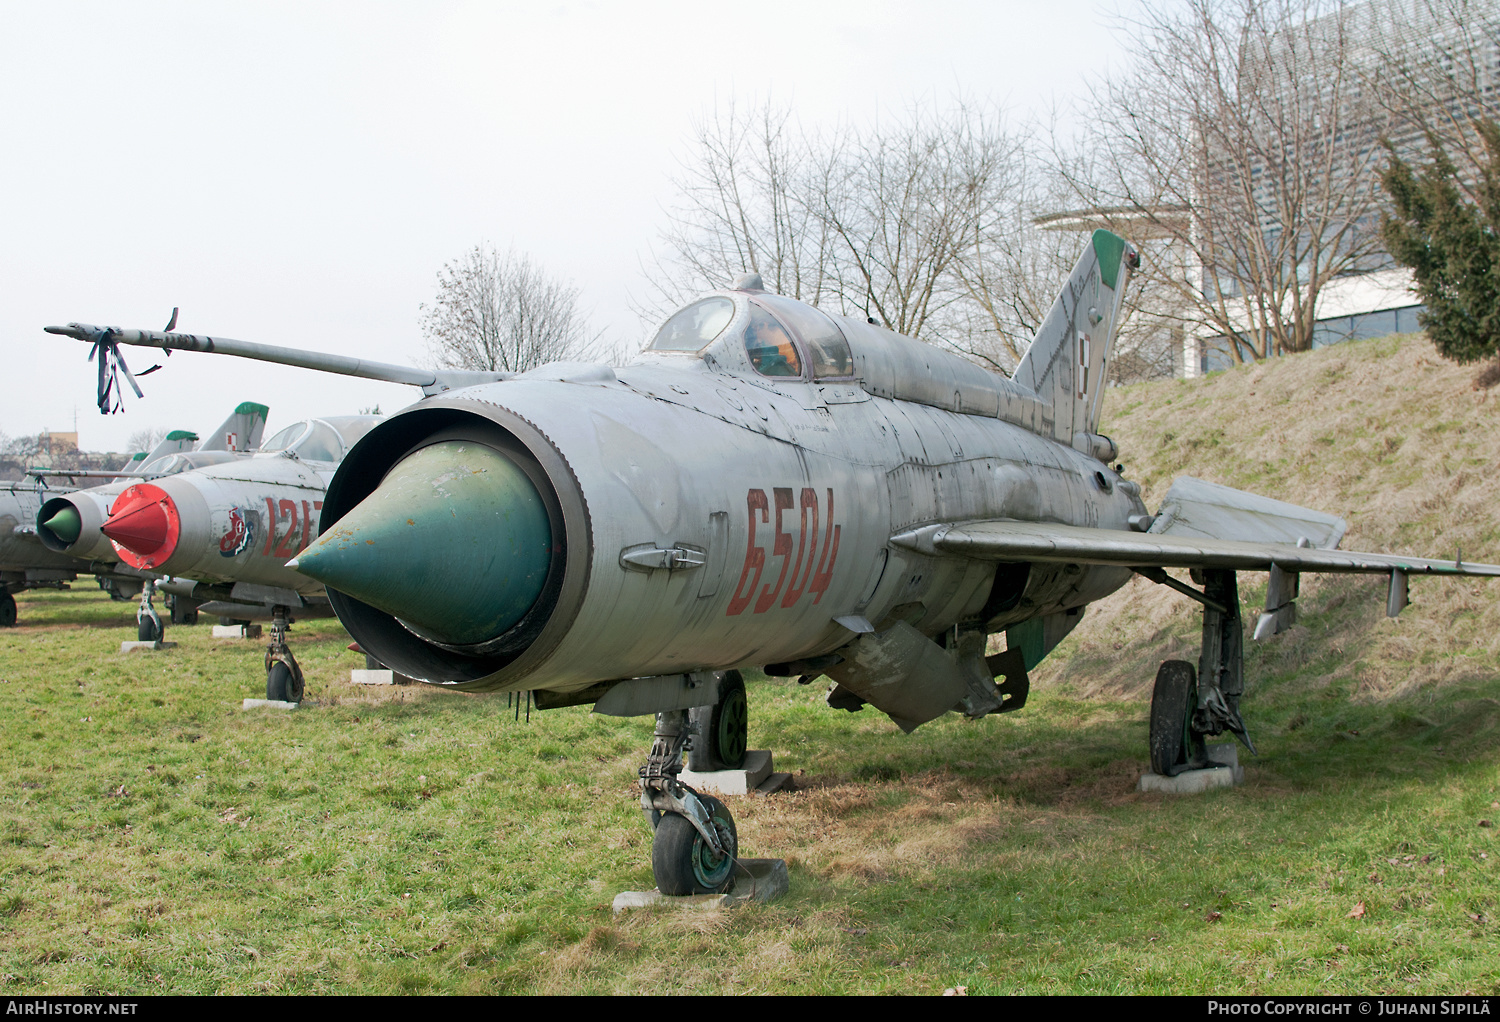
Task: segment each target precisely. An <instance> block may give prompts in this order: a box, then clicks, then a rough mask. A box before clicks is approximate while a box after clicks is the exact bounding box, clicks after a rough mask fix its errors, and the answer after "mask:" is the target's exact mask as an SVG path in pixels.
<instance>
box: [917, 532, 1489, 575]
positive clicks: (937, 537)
mask: <svg viewBox="0 0 1500 1022" xmlns="http://www.w3.org/2000/svg"><path fill="white" fill-rule="evenodd" d="M891 542H893V543H894V544H896V545H897V546H901V547H906V548H908V549H911V550H917V551H920V552H922V553H928V554H951V555H955V556H959V557H972V558H975V559H976V560H989V561H1048V562H1066V563H1072V564H1112V565H1117V566H1119V567H1123V568H1231V569H1235V570H1239V571H1270V570H1271V569H1272V568H1273V567H1275V568H1279V569H1280V570H1282V571H1284V572H1304V571H1311V572H1343V573H1367V574H1382V575H1384V574H1389V573H1390V572H1393V571H1400V572H1404V573H1406V574H1427V575H1486V576H1500V565H1496V564H1469V563H1467V562H1462V561H1441V560H1432V559H1430V558H1425V557H1407V556H1405V555H1402V554H1371V553H1360V552H1357V551H1352V550H1325V549H1319V548H1317V547H1311V546H1293V545H1291V544H1283V543H1264V542H1246V541H1243V540H1230V539H1210V538H1207V537H1201V536H1174V535H1170V534H1164V535H1159V534H1154V533H1141V532H1124V531H1122V530H1118V529H1089V528H1083V527H1081V526H1076V525H1054V524H1051V523H1048V522H1016V521H1003V520H997V521H982V522H963V523H957V524H944V525H928V526H924V527H922V528H919V529H912V530H910V531H908V532H903V533H901V534H899V535H896V536H893V537H891Z"/></svg>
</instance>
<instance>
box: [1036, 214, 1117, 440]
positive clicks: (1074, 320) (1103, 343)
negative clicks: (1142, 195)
mask: <svg viewBox="0 0 1500 1022" xmlns="http://www.w3.org/2000/svg"><path fill="white" fill-rule="evenodd" d="M1139 265H1140V256H1139V255H1138V254H1137V253H1136V250H1135V249H1134V247H1132V246H1131V245H1130V243H1129V242H1127V241H1126V240H1125V239H1124V238H1122V237H1120V236H1119V235H1118V234H1112V233H1111V232H1109V231H1105V230H1097V231H1095V232H1094V236H1093V238H1092V240H1091V242H1090V244H1089V247H1088V248H1087V249H1085V250H1084V253H1083V255H1082V256H1081V257H1080V258H1079V260H1078V265H1077V266H1075V267H1073V272H1072V274H1071V275H1070V276H1069V277H1068V283H1067V286H1065V287H1064V288H1063V291H1062V294H1060V295H1058V296H1057V301H1056V302H1054V303H1053V304H1052V309H1051V311H1049V312H1048V313H1047V318H1046V319H1045V320H1043V321H1042V328H1041V329H1040V330H1038V331H1037V334H1036V337H1035V338H1033V339H1032V342H1031V347H1030V348H1028V349H1027V350H1026V356H1025V357H1024V358H1022V359H1021V364H1020V365H1019V366H1017V367H1016V372H1015V376H1013V377H1012V379H1014V380H1015V382H1016V383H1019V384H1021V385H1022V386H1024V387H1027V388H1029V389H1030V390H1032V391H1033V392H1034V393H1035V394H1036V395H1037V396H1038V397H1040V398H1041V399H1042V400H1043V401H1044V402H1047V403H1048V404H1049V405H1050V406H1051V408H1052V421H1051V436H1052V438H1053V439H1054V440H1060V441H1061V442H1063V443H1065V444H1071V445H1073V446H1074V447H1077V448H1078V449H1079V450H1082V451H1085V452H1086V453H1088V452H1091V451H1093V450H1094V445H1093V444H1092V442H1091V441H1090V440H1089V439H1088V437H1090V436H1092V435H1093V434H1096V433H1098V432H1099V408H1100V405H1101V403H1102V401H1103V397H1104V379H1105V373H1106V372H1107V371H1108V369H1109V359H1110V354H1111V349H1112V348H1113V347H1114V342H1115V327H1116V326H1117V325H1118V323H1119V320H1120V314H1121V311H1122V308H1123V299H1124V297H1125V284H1126V282H1127V281H1128V280H1129V277H1130V271H1131V270H1132V269H1134V268H1135V267H1136V266H1139ZM1044 432H1045V430H1044Z"/></svg>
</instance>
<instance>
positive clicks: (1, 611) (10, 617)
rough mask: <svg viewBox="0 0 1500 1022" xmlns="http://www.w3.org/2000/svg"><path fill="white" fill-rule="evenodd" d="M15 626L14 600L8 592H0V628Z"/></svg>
mask: <svg viewBox="0 0 1500 1022" xmlns="http://www.w3.org/2000/svg"><path fill="white" fill-rule="evenodd" d="M15 626H16V598H15V597H14V596H12V595H10V591H9V590H4V591H0V628H14V627H15Z"/></svg>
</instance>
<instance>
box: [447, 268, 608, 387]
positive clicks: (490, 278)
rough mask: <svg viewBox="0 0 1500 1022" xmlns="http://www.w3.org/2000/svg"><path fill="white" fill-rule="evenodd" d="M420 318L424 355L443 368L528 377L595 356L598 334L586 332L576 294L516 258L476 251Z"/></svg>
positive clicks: (451, 275)
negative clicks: (544, 368) (543, 368)
mask: <svg viewBox="0 0 1500 1022" xmlns="http://www.w3.org/2000/svg"><path fill="white" fill-rule="evenodd" d="M421 310H422V311H421V316H420V319H419V322H420V324H421V328H422V334H423V336H425V337H426V338H427V344H428V351H429V353H430V355H431V357H432V359H433V361H434V363H435V364H436V365H438V366H440V367H443V368H448V369H477V370H490V371H501V372H525V371H526V370H528V369H533V368H535V367H536V366H539V365H545V364H546V363H548V362H559V361H567V360H587V359H590V358H593V357H595V356H596V355H597V354H598V349H599V339H600V336H601V334H598V333H596V334H590V333H589V332H588V327H587V324H586V322H585V319H584V316H583V314H582V313H581V312H580V311H579V309H578V288H576V287H574V286H572V285H571V284H565V283H562V282H560V281H558V280H555V279H553V278H552V277H550V276H548V275H547V273H546V272H545V271H544V270H542V268H541V267H539V266H537V265H536V264H535V263H534V262H532V261H531V259H530V257H529V256H527V255H525V254H518V253H516V252H514V251H510V252H507V253H505V254H504V255H501V254H500V253H498V252H497V251H495V250H494V249H493V248H487V247H485V246H483V245H476V246H475V247H474V248H473V249H472V250H470V251H469V252H466V253H465V254H464V255H463V256H461V257H460V258H458V259H456V260H454V261H453V262H451V263H447V264H446V265H444V267H443V269H442V270H441V272H439V273H438V289H437V297H436V298H435V299H434V300H433V302H432V303H431V304H430V305H428V304H423V305H422V307H421Z"/></svg>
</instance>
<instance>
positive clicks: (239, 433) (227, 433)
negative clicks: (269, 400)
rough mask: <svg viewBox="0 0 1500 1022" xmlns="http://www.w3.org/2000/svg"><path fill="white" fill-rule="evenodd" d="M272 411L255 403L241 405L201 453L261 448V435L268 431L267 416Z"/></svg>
mask: <svg viewBox="0 0 1500 1022" xmlns="http://www.w3.org/2000/svg"><path fill="white" fill-rule="evenodd" d="M270 411H271V410H270V409H269V408H267V407H266V406H265V405H258V404H256V403H255V402H254V401H245V402H242V403H241V404H240V406H239V407H238V408H236V409H235V410H234V411H233V412H231V413H230V415H229V418H227V419H225V420H224V423H223V425H221V426H220V427H219V428H218V429H216V430H214V431H213V432H212V433H210V434H208V439H207V440H205V441H203V444H202V446H200V447H199V448H198V450H200V451H253V450H255V449H256V448H257V447H259V446H260V438H261V434H263V433H264V432H265V431H266V416H267V415H268V414H269V413H270Z"/></svg>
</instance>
